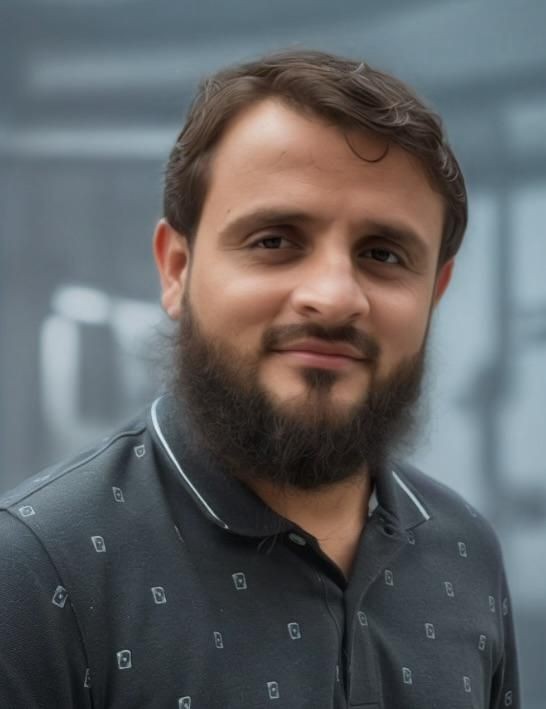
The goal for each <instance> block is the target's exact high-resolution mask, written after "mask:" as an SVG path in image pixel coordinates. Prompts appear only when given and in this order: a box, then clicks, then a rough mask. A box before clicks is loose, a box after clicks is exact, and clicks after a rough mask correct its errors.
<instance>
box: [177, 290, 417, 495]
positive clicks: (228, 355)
mask: <svg viewBox="0 0 546 709" xmlns="http://www.w3.org/2000/svg"><path fill="white" fill-rule="evenodd" d="M182 312H183V315H182V318H181V320H180V324H179V329H178V332H177V333H176V337H175V348H174V354H175V366H174V387H173V388H174V393H175V395H176V396H177V397H178V398H179V399H181V400H182V403H183V407H184V411H185V415H186V416H187V418H188V423H189V424H190V427H191V429H192V432H193V433H194V434H195V435H196V436H197V438H198V441H199V445H200V446H202V447H204V448H205V449H206V450H207V452H208V453H209V454H210V455H211V456H212V458H213V459H214V460H215V461H216V463H217V464H218V465H220V467H221V468H222V469H223V470H224V471H225V472H226V473H228V474H231V475H233V476H235V477H237V478H239V479H241V480H243V481H249V480H253V479H261V480H267V481H268V482H270V483H273V484H274V485H276V486H279V487H282V486H290V487H294V488H297V489H300V490H318V489H320V488H323V487H326V486H329V485H333V484H335V483H339V482H342V481H346V480H350V479H351V478H355V477H359V476H361V475H364V474H370V475H372V476H373V475H375V474H377V472H378V471H379V470H380V469H381V468H382V467H384V465H385V462H386V458H387V457H392V456H393V455H395V454H396V453H398V452H399V451H400V450H401V448H402V447H406V446H407V445H408V444H409V443H410V442H411V441H412V440H413V437H414V434H415V433H416V431H417V429H418V423H419V419H420V415H419V413H420V412H419V408H418V406H417V404H418V401H419V398H420V393H421V387H422V380H423V374H424V365H425V352H426V349H425V344H426V339H427V338H426V335H425V338H424V342H423V345H422V348H421V350H420V351H419V352H418V353H417V354H416V355H414V356H413V357H410V358H407V359H405V360H403V361H402V362H400V363H399V364H398V365H397V367H396V368H395V369H394V370H393V371H391V372H390V373H389V375H388V376H386V377H383V378H382V379H378V378H377V375H376V373H375V372H376V369H377V367H376V364H377V361H378V359H379V357H380V348H379V346H378V345H377V343H376V342H375V341H374V340H373V339H372V338H370V337H369V336H368V335H366V334H364V333H362V332H360V331H358V330H356V329H355V328H354V327H352V326H338V327H334V328H325V327H323V326H321V325H319V324H316V323H307V324H304V325H291V326H285V327H277V328H271V329H270V330H268V331H266V332H265V334H264V336H263V338H262V346H261V351H260V352H258V353H256V355H255V356H254V357H253V358H252V359H249V358H248V357H246V358H245V357H242V356H241V353H239V352H237V351H236V350H235V349H234V348H232V346H230V345H229V344H227V343H225V342H221V341H219V340H217V339H213V338H211V337H207V336H205V335H204V333H203V332H202V330H201V328H200V326H199V323H198V320H197V318H196V316H195V314H194V312H193V310H192V308H191V306H190V302H189V298H185V299H184V304H183V310H182ZM308 337H313V338H319V339H323V340H325V341H329V342H333V341H335V342H338V343H339V342H344V343H347V344H351V345H353V346H355V347H357V348H358V349H359V351H361V352H362V353H363V355H364V357H365V359H366V360H367V365H369V366H370V369H371V377H370V384H369V387H368V389H367V390H366V391H365V392H364V393H363V395H362V397H361V398H360V400H358V401H357V402H356V403H355V404H354V405H353V406H351V407H350V408H348V409H347V410H346V411H345V412H344V413H342V412H340V410H339V409H340V407H339V405H338V406H336V405H335V404H334V403H333V401H332V389H333V387H334V386H335V384H336V382H337V381H338V378H339V376H340V375H339V374H338V372H336V371H333V370H325V369H318V368H302V369H301V370H300V372H299V373H300V375H301V377H302V379H303V380H304V382H305V385H306V391H307V393H306V397H305V398H304V400H303V401H301V400H299V401H298V402H297V403H296V402H295V401H292V402H289V404H286V403H285V404H284V405H283V404H282V403H279V402H276V401H275V399H274V398H273V397H272V396H271V395H270V394H269V393H268V392H267V390H265V389H264V388H263V387H262V385H261V384H260V381H259V374H258V372H259V363H260V360H261V359H262V358H263V357H265V356H268V355H271V353H272V350H274V349H275V345H278V344H280V343H283V342H292V341H295V340H296V339H303V338H308ZM363 366H364V365H363Z"/></svg>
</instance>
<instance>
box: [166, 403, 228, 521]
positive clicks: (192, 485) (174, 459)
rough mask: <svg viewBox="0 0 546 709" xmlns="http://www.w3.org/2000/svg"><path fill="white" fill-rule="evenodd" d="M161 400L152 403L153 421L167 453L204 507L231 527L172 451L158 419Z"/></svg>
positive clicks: (216, 518)
mask: <svg viewBox="0 0 546 709" xmlns="http://www.w3.org/2000/svg"><path fill="white" fill-rule="evenodd" d="M159 401H160V399H156V400H155V401H154V403H153V404H152V423H153V425H154V428H155V432H156V433H157V436H158V438H159V440H160V441H161V445H162V446H163V448H164V449H165V451H166V453H167V455H168V456H169V458H170V459H171V461H172V462H173V464H174V466H175V468H176V469H177V470H178V472H179V473H180V475H181V476H182V478H183V479H184V482H185V483H186V485H187V486H188V487H189V488H190V489H191V491H192V492H193V494H194V495H195V496H196V497H197V499H198V500H199V502H200V503H201V504H202V505H203V507H204V508H205V509H206V510H207V512H208V513H209V514H210V515H211V517H213V518H214V519H215V520H216V521H217V522H219V523H220V524H221V525H222V526H223V527H224V529H229V527H228V525H227V524H226V523H225V522H224V521H223V520H221V519H220V517H218V515H217V514H216V512H215V511H214V510H213V509H212V507H211V506H210V505H209V504H208V502H207V501H206V500H205V498H204V497H203V496H202V495H201V493H200V492H199V491H198V490H197V488H196V487H195V485H194V484H193V483H192V481H191V480H190V479H189V478H188V476H187V475H186V473H185V472H184V471H183V470H182V466H181V465H180V463H179V462H178V461H177V460H176V457H175V455H174V453H173V452H172V450H171V448H170V446H169V444H168V443H167V441H166V440H165V436H164V435H163V431H162V430H161V426H160V425H159V421H158V419H157V405H158V403H159Z"/></svg>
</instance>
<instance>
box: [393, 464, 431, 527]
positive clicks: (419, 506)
mask: <svg viewBox="0 0 546 709" xmlns="http://www.w3.org/2000/svg"><path fill="white" fill-rule="evenodd" d="M392 474H393V476H394V479H395V480H396V482H397V483H398V485H399V486H400V487H401V488H402V490H403V491H404V492H405V493H406V495H407V496H408V497H409V498H410V500H411V501H412V502H413V504H414V505H415V507H417V509H418V510H419V512H420V513H421V514H422V515H423V517H424V518H425V519H430V515H429V513H428V512H427V511H426V510H425V508H424V507H423V505H422V504H421V503H420V502H419V500H418V499H417V497H416V496H415V495H414V494H413V492H412V491H411V490H410V489H409V487H408V486H407V485H406V483H405V482H403V481H402V480H400V478H399V477H398V475H397V474H396V472H395V471H394V470H393V471H392Z"/></svg>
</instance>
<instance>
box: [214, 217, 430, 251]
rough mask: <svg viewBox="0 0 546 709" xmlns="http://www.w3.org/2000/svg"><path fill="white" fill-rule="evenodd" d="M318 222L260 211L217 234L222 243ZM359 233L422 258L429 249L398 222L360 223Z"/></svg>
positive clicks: (237, 220) (310, 218) (366, 220)
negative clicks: (260, 231)
mask: <svg viewBox="0 0 546 709" xmlns="http://www.w3.org/2000/svg"><path fill="white" fill-rule="evenodd" d="M319 221H320V220H319V219H318V218H317V217H315V216H313V215H312V214H309V213H308V212H305V211H302V210H296V209H282V208H279V209H277V208H275V207H261V208H257V209H254V210H252V211H251V212H247V213H246V214H242V215H241V216H238V217H234V218H233V219H232V220H231V221H230V222H228V223H227V224H226V225H225V226H224V227H223V228H222V229H221V231H220V233H219V236H220V238H221V239H229V238H230V237H232V236H234V235H238V234H241V232H243V233H246V232H247V231H251V230H252V229H256V228H259V229H263V228H266V227H268V226H274V225H281V224H300V225H302V226H303V225H312V224H316V223H318V222H319ZM361 230H362V231H363V232H371V234H370V235H374V234H375V235H376V236H382V237H385V238H387V239H390V240H392V241H394V242H399V243H400V244H406V245H408V246H410V247H412V248H414V249H415V250H416V251H417V252H418V253H419V255H425V254H426V252H427V251H428V250H429V245H428V244H427V242H426V241H425V239H424V238H423V237H422V236H421V235H420V234H419V233H418V232H416V231H415V230H414V229H412V228H411V227H409V226H408V225H407V224H401V223H400V222H399V221H389V222H386V221H385V222H383V221H379V220H377V219H365V220H363V221H362V225H361Z"/></svg>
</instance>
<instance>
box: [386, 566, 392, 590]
mask: <svg viewBox="0 0 546 709" xmlns="http://www.w3.org/2000/svg"><path fill="white" fill-rule="evenodd" d="M385 583H386V585H387V586H394V576H393V573H392V571H391V570H390V569H385Z"/></svg>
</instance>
